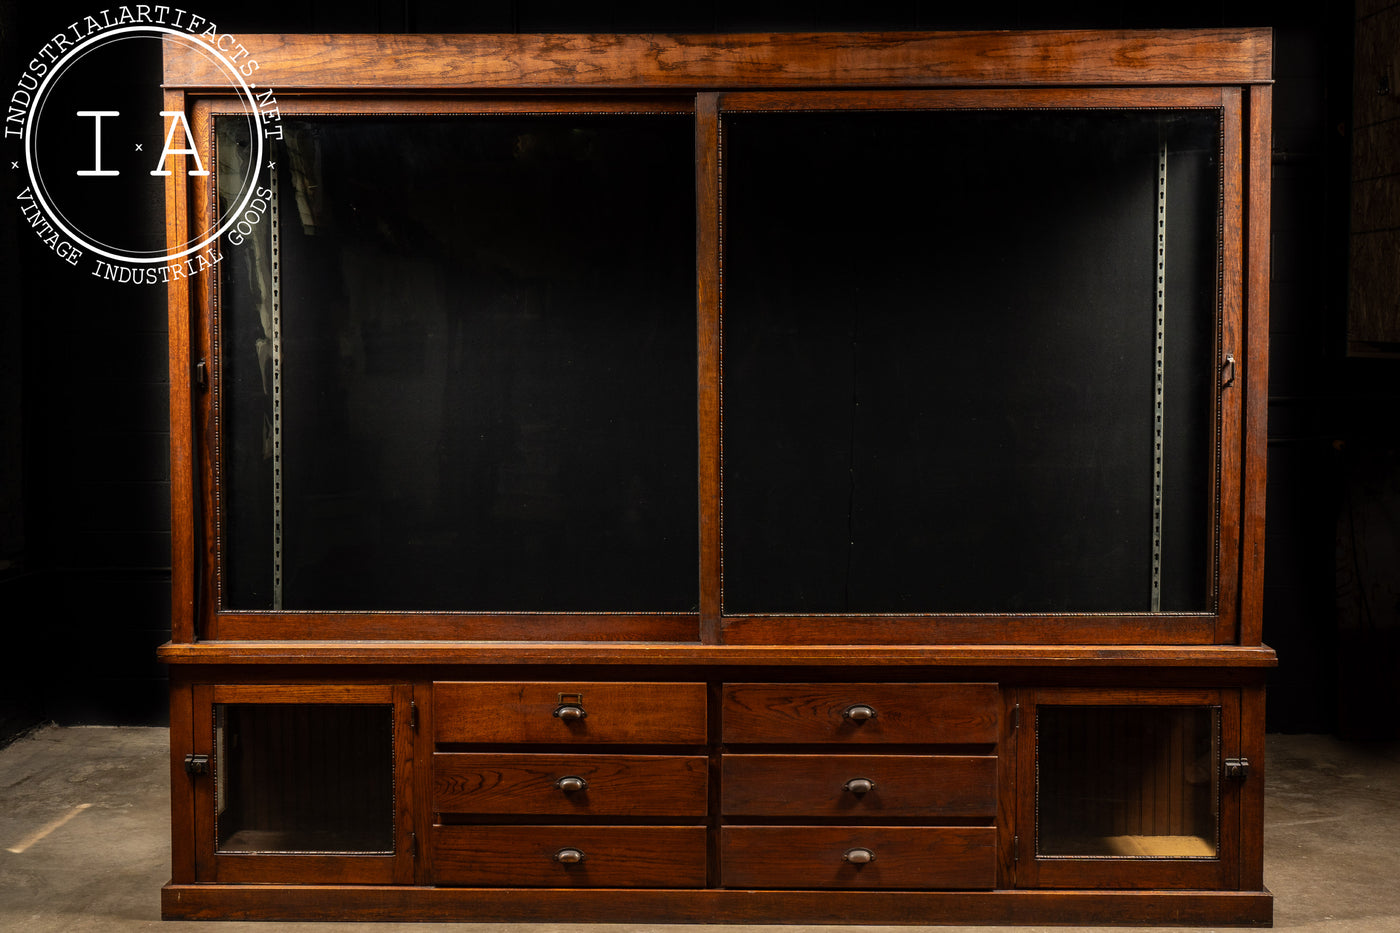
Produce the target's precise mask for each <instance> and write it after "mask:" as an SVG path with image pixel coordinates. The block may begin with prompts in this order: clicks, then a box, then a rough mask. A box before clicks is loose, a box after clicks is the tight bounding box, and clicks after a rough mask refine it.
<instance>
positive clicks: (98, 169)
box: [77, 110, 209, 178]
mask: <svg viewBox="0 0 1400 933" xmlns="http://www.w3.org/2000/svg"><path fill="white" fill-rule="evenodd" d="M77 114H78V116H80V117H93V118H94V119H93V143H92V145H93V158H92V160H93V167H92V168H90V169H80V170H79V171H78V175H80V176H82V177H85V178H90V177H93V176H99V177H110V176H113V175H120V174H121V172H119V171H117V170H116V169H104V168H103V167H102V118H103V117H119V116H121V111H119V110H79V111H77ZM160 115H161V116H162V117H174V118H175V119H174V120H171V121H170V129H169V130H168V131H167V132H166V134H165V146H164V148H162V149H161V151H160V161H159V162H157V163H156V167H155V170H154V171H152V172H151V174H152V175H169V174H170V171H169V170H168V169H166V167H165V160H166V157H167V156H171V155H188V156H193V157H194V164H195V166H196V169H197V170H196V171H192V172H189V173H188V174H190V175H208V174H209V172H208V171H206V170H205V168H204V163H202V162H200V161H199V152H198V151H196V150H195V149H194V147H192V146H191V147H190V148H188V149H172V148H171V146H172V145H174V143H175V131H176V129H177V128H178V129H179V130H180V131H181V132H183V133H184V139H186V140H188V139H189V138H190V137H191V135H192V134H191V133H190V126H189V124H188V123H186V122H185V115H184V114H183V113H181V112H180V111H179V110H162V111H161V112H160Z"/></svg>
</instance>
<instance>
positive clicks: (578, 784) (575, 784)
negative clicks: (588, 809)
mask: <svg viewBox="0 0 1400 933" xmlns="http://www.w3.org/2000/svg"><path fill="white" fill-rule="evenodd" d="M554 786H555V787H557V788H559V789H560V790H562V791H563V792H564V793H566V794H576V793H578V792H579V791H584V790H588V782H587V781H585V780H584V779H583V778H581V777H577V776H575V775H572V774H570V775H568V776H566V777H561V778H560V779H559V780H557V781H555V782H554Z"/></svg>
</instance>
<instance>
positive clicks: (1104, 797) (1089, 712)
mask: <svg viewBox="0 0 1400 933" xmlns="http://www.w3.org/2000/svg"><path fill="white" fill-rule="evenodd" d="M1036 769H1037V774H1036V823H1037V825H1036V833H1037V835H1036V852H1037V854H1039V855H1043V856H1057V855H1058V856H1095V857H1105V856H1107V857H1112V856H1121V857H1139V858H1143V857H1146V858H1214V857H1216V853H1217V851H1218V845H1219V838H1220V836H1219V825H1220V809H1219V808H1220V783H1219V781H1220V777H1219V774H1220V714H1219V711H1218V710H1216V709H1214V708H1210V707H1199V708H1178V707H1141V706H1138V707H1086V706H1042V707H1040V708H1039V709H1038V710H1037V712H1036Z"/></svg>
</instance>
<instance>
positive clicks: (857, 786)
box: [841, 778, 875, 797]
mask: <svg viewBox="0 0 1400 933" xmlns="http://www.w3.org/2000/svg"><path fill="white" fill-rule="evenodd" d="M841 789H842V790H847V791H850V792H851V793H853V794H855V795H856V796H857V797H863V796H865V795H866V794H868V793H870V792H871V791H872V790H874V789H875V782H874V781H872V780H870V779H869V778H851V779H850V780H849V781H847V782H846V783H845V785H843V786H842V788H841Z"/></svg>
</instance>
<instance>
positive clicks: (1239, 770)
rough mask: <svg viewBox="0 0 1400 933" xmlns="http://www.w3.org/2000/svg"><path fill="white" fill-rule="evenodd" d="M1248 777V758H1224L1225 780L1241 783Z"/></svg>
mask: <svg viewBox="0 0 1400 933" xmlns="http://www.w3.org/2000/svg"><path fill="white" fill-rule="evenodd" d="M1247 777H1249V759H1248V758H1226V759H1225V780H1227V781H1243V780H1244V779H1245V778H1247Z"/></svg>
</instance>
